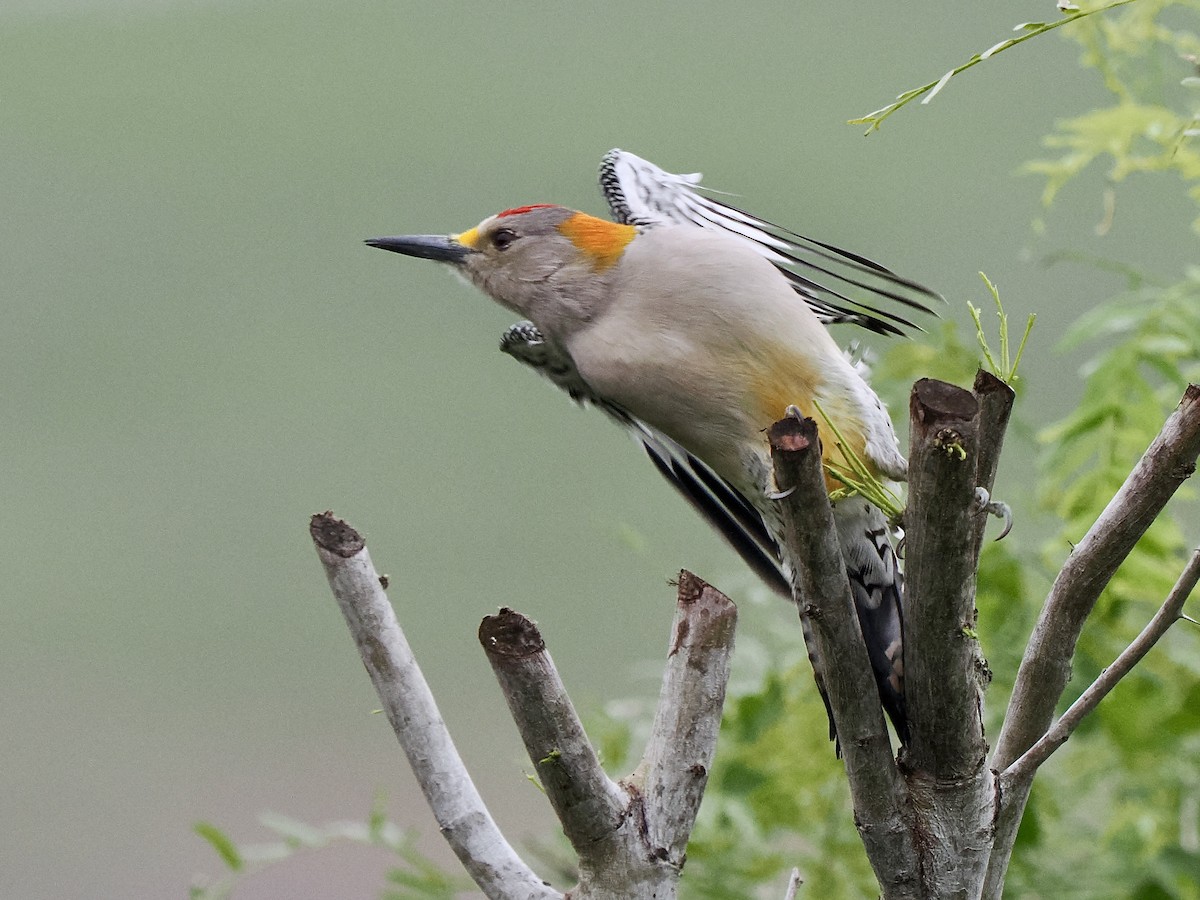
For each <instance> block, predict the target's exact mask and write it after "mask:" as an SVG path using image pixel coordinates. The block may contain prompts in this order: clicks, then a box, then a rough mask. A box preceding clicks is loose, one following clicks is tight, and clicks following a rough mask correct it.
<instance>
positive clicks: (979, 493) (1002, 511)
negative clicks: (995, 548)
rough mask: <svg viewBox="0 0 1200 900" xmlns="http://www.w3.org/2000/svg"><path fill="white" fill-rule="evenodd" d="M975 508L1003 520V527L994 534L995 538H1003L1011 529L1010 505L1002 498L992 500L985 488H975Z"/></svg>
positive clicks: (1011, 515) (1011, 514)
mask: <svg viewBox="0 0 1200 900" xmlns="http://www.w3.org/2000/svg"><path fill="white" fill-rule="evenodd" d="M975 509H976V511H978V512H981V513H987V514H988V515H989V516H995V517H996V518H997V519H1003V520H1004V528H1003V530H1002V531H1001V532H1000V533H999V534H998V535H996V540H998V541H1000V540H1003V539H1004V538H1005V537H1006V536H1007V535H1008V533H1009V532H1010V531H1012V527H1013V513H1012V507H1011V506H1009V505H1008V504H1007V503H1005V502H1004V501H1003V500H993V499H992V497H991V495H990V494H989V493H988V492H987V489H986V488H981V487H977V488H975Z"/></svg>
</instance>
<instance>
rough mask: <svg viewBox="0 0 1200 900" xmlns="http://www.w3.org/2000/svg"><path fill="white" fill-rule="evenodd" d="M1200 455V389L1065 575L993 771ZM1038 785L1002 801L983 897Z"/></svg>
mask: <svg viewBox="0 0 1200 900" xmlns="http://www.w3.org/2000/svg"><path fill="white" fill-rule="evenodd" d="M1198 454H1200V387H1197V386H1196V385H1194V384H1191V385H1188V387H1187V390H1185V391H1184V394H1183V398H1182V400H1181V401H1180V403H1179V406H1178V407H1177V408H1176V409H1175V412H1173V413H1172V414H1171V416H1170V417H1169V418H1168V419H1167V421H1166V423H1165V424H1164V425H1163V427H1162V430H1161V431H1159V433H1158V436H1157V437H1155V439H1154V440H1153V441H1152V442H1151V443H1150V446H1149V447H1148V448H1147V450H1146V452H1145V453H1144V454H1143V455H1142V458H1141V459H1140V460H1139V461H1138V463H1137V465H1136V466H1135V467H1134V469H1133V471H1132V472H1130V474H1129V477H1128V478H1126V479H1125V483H1124V484H1123V485H1122V486H1121V489H1120V490H1119V491H1117V494H1116V495H1115V496H1114V497H1113V499H1112V500H1111V501H1109V503H1108V506H1106V507H1105V508H1104V511H1103V512H1102V513H1101V514H1100V517H1099V518H1098V519H1097V520H1096V522H1095V524H1093V525H1092V527H1091V528H1090V529H1089V530H1088V533H1087V534H1086V535H1084V537H1083V540H1081V541H1080V542H1079V544H1077V545H1076V546H1075V548H1074V550H1073V551H1072V553H1071V555H1070V556H1069V557H1068V558H1067V561H1066V563H1065V564H1064V565H1063V567H1062V569H1061V570H1060V571H1059V573H1058V577H1057V578H1056V579H1055V581H1054V585H1053V586H1052V587H1051V589H1050V594H1049V596H1047V598H1046V602H1045V604H1044V605H1043V607H1042V613H1041V616H1040V617H1039V618H1038V621H1037V624H1036V625H1035V626H1034V630H1033V635H1032V637H1031V638H1030V641H1029V644H1028V646H1027V647H1026V648H1025V654H1024V656H1023V657H1022V660H1021V666H1020V669H1019V670H1018V672H1017V680H1016V684H1015V686H1014V687H1013V694H1012V697H1011V699H1010V700H1009V704H1008V710H1007V711H1006V714H1005V719H1004V726H1003V728H1002V729H1001V732H1000V739H999V742H998V745H997V748H996V752H995V753H994V754H993V757H992V768H993V769H995V770H996V771H1004V770H1005V769H1007V768H1008V767H1009V766H1011V765H1012V764H1013V763H1014V762H1016V761H1017V759H1019V758H1020V757H1021V756H1022V755H1023V754H1024V753H1025V752H1026V751H1027V750H1029V748H1030V747H1032V746H1033V745H1034V744H1035V743H1036V742H1037V741H1038V740H1039V739H1040V738H1041V737H1042V735H1044V734H1045V733H1046V732H1047V730H1048V729H1049V727H1050V723H1051V721H1052V720H1053V717H1054V709H1055V707H1056V706H1057V705H1058V701H1059V699H1060V698H1061V697H1062V693H1063V690H1064V689H1065V688H1066V685H1067V682H1068V681H1069V680H1070V677H1071V659H1072V657H1073V656H1074V655H1075V645H1076V643H1077V642H1078V640H1079V634H1080V632H1081V631H1082V630H1083V625H1084V623H1085V622H1086V621H1087V617H1088V616H1089V615H1090V614H1091V612H1092V609H1093V607H1094V606H1095V603H1096V600H1097V599H1098V598H1099V596H1100V592H1101V591H1102V590H1103V589H1104V587H1105V586H1106V585H1107V584H1108V582H1109V581H1110V580H1111V578H1112V576H1113V574H1114V573H1115V572H1116V570H1117V568H1118V567H1119V566H1120V564H1121V563H1122V562H1123V561H1124V560H1125V558H1126V557H1127V556H1128V555H1129V553H1130V551H1131V550H1133V547H1134V545H1135V544H1136V543H1137V541H1138V539H1139V538H1140V537H1141V536H1142V535H1143V534H1144V533H1145V532H1146V529H1147V528H1149V527H1150V524H1151V523H1152V522H1153V521H1154V519H1155V518H1157V517H1158V516H1159V515H1160V514H1161V513H1162V510H1163V507H1165V506H1166V504H1167V501H1168V500H1170V499H1171V497H1172V496H1173V495H1174V494H1175V491H1176V490H1178V488H1179V486H1180V485H1182V484H1183V482H1184V481H1185V480H1186V479H1187V478H1188V477H1189V476H1191V474H1192V473H1193V472H1194V471H1195V468H1196V457H1197V455H1198ZM1031 786H1032V780H1031V779H1026V780H1023V781H1020V782H1010V783H1009V784H1008V790H1007V792H1006V793H1005V794H1004V795H1003V797H1002V804H1001V807H1000V810H999V815H998V819H997V824H996V840H995V844H994V846H993V848H992V858H991V861H990V862H989V864H988V873H987V881H986V884H985V886H984V893H983V896H984V897H985V898H988V900H999V897H1000V896H1001V893H1002V891H1003V888H1004V875H1005V872H1006V871H1007V870H1008V863H1009V859H1010V858H1011V856H1012V849H1013V844H1014V843H1015V841H1016V837H1017V829H1018V826H1019V825H1020V823H1021V816H1022V814H1023V813H1024V811H1025V804H1026V803H1027V802H1028V800H1029V791H1030V788H1031Z"/></svg>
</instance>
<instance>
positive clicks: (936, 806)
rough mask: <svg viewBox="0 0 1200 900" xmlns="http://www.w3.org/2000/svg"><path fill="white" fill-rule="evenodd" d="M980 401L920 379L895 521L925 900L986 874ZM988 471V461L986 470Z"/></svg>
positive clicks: (910, 766)
mask: <svg viewBox="0 0 1200 900" xmlns="http://www.w3.org/2000/svg"><path fill="white" fill-rule="evenodd" d="M979 412H980V407H979V403H978V402H977V401H976V399H975V397H974V396H973V395H972V394H971V393H969V392H968V391H965V390H963V389H962V388H958V387H955V386H954V385H951V384H947V383H945V382H942V381H933V380H930V379H921V380H920V381H918V382H917V383H916V384H915V385H914V386H913V390H912V396H911V399H910V415H911V422H910V429H911V449H910V455H909V466H908V485H909V495H908V508H907V510H906V511H905V514H904V530H905V548H906V550H905V588H904V593H905V597H904V617H905V618H904V693H905V703H906V706H907V709H908V716H909V730H910V732H911V740H910V741H909V745H908V746H907V747H906V748H905V750H904V751H903V753H902V756H901V761H902V763H903V771H904V774H905V780H906V782H907V785H908V789H909V793H910V797H911V802H912V807H913V809H914V815H915V818H916V825H915V828H916V830H917V831H918V832H920V833H923V834H926V835H928V836H930V838H931V839H929V840H927V841H925V842H924V843H923V846H922V881H923V883H924V891H925V894H924V895H925V896H926V897H931V898H941V897H960V896H971V895H972V894H973V893H974V892H975V891H977V890H978V887H979V885H980V884H981V883H982V881H983V874H984V872H985V871H986V869H987V863H988V851H989V849H990V847H991V842H992V823H993V816H992V803H993V799H994V787H993V778H992V773H991V770H990V769H988V767H987V751H988V746H987V742H986V741H985V740H984V737H983V691H984V688H985V687H986V685H987V681H988V669H987V663H986V662H985V661H984V659H983V654H982V652H981V651H980V648H979V639H978V636H977V634H976V628H977V624H978V623H977V621H976V613H975V569H976V564H977V561H978V547H979V543H978V537H979V535H980V533H981V531H982V529H981V528H978V527H977V523H978V521H979V520H980V519H982V518H986V513H984V512H983V511H982V510H980V509H979V507H978V506H977V504H976V502H975V488H976V486H977V485H978V480H977V477H976V473H977V470H978V467H979V462H980V441H979V431H980V425H979ZM989 466H991V467H992V472H993V473H994V460H993V461H990V462H989Z"/></svg>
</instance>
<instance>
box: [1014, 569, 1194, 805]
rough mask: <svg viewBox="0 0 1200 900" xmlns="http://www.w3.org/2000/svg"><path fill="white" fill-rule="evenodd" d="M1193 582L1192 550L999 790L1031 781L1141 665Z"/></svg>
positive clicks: (1175, 617) (1177, 612)
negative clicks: (1161, 597) (1163, 593)
mask: <svg viewBox="0 0 1200 900" xmlns="http://www.w3.org/2000/svg"><path fill="white" fill-rule="evenodd" d="M1197 582H1200V549H1197V550H1193V551H1192V555H1191V557H1190V558H1189V559H1188V564H1187V565H1186V566H1185V567H1184V570H1183V572H1182V573H1181V574H1180V576H1179V578H1178V579H1177V580H1176V582H1175V586H1174V587H1173V588H1171V592H1170V594H1168V595H1167V599H1166V600H1165V601H1163V604H1162V606H1160V607H1159V608H1158V612H1156V613H1155V614H1154V617H1153V618H1152V619H1151V620H1150V621H1149V622H1148V623H1147V624H1146V627H1145V628H1143V629H1142V630H1141V632H1140V633H1139V634H1138V636H1137V637H1136V638H1134V639H1133V640H1132V641H1130V643H1129V646H1128V647H1126V648H1125V649H1124V650H1123V651H1121V654H1120V655H1119V656H1118V657H1117V658H1116V659H1115V660H1113V662H1112V665H1110V666H1108V667H1107V668H1106V669H1105V670H1104V671H1103V672H1101V673H1100V675H1099V676H1098V677H1097V678H1096V680H1095V681H1093V682H1092V683H1091V685H1089V686H1088V688H1087V690H1085V691H1084V692H1083V693H1082V694H1080V695H1079V699H1078V700H1076V701H1075V702H1074V703H1072V704H1071V705H1070V707H1068V709H1067V711H1066V712H1065V713H1063V714H1062V716H1061V717H1059V720H1058V721H1057V722H1055V723H1054V725H1053V726H1052V727H1051V728H1050V730H1049V731H1047V732H1046V733H1045V734H1044V735H1042V736H1041V738H1040V739H1039V740H1038V742H1037V743H1036V744H1034V745H1033V746H1032V747H1030V748H1029V749H1028V750H1026V751H1025V752H1024V753H1023V754H1022V755H1021V757H1020V758H1019V759H1018V760H1017V761H1016V762H1014V763H1013V764H1012V765H1011V766H1009V767H1008V768H1007V769H1005V770H1004V771H1003V772H1002V773H1001V774H1000V783H1001V788H1002V790H1004V791H1005V792H1007V791H1008V790H1009V789H1010V788H1011V787H1012V786H1014V785H1018V784H1020V783H1022V782H1024V781H1031V780H1032V779H1033V776H1034V773H1036V772H1037V769H1038V767H1039V766H1041V765H1042V763H1044V762H1045V761H1046V760H1047V759H1049V758H1050V755H1051V754H1052V753H1054V751H1055V750H1057V749H1058V748H1059V747H1061V746H1062V745H1063V744H1065V743H1066V742H1067V738H1069V737H1070V736H1071V734H1072V733H1073V732H1074V731H1075V729H1076V728H1078V727H1079V724H1080V723H1081V722H1082V721H1083V719H1084V717H1085V716H1086V715H1087V714H1088V713H1090V712H1091V711H1092V710H1094V709H1095V708H1096V707H1097V706H1099V704H1100V701H1101V700H1103V699H1104V698H1105V697H1107V696H1108V694H1109V692H1110V691H1112V689H1113V688H1115V687H1116V686H1117V684H1118V683H1119V682H1120V680H1121V679H1122V678H1124V677H1125V676H1126V675H1128V674H1129V673H1130V672H1131V671H1133V667H1134V666H1136V665H1137V664H1138V663H1139V662H1141V660H1142V657H1144V656H1145V655H1146V654H1147V653H1149V652H1150V650H1151V648H1152V647H1154V645H1155V644H1157V643H1158V642H1159V640H1160V639H1161V638H1162V636H1163V635H1165V634H1166V633H1167V631H1168V629H1170V627H1171V626H1172V625H1174V624H1175V623H1176V622H1178V621H1179V617H1180V614H1181V613H1182V612H1183V605H1184V604H1185V603H1186V602H1187V599H1188V597H1190V596H1191V593H1192V591H1193V590H1194V589H1195V587H1196V583H1197Z"/></svg>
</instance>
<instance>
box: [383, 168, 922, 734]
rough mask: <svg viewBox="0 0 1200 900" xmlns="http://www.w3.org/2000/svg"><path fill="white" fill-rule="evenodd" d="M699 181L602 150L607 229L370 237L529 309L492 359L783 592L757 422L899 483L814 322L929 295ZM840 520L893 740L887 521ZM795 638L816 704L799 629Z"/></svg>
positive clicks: (784, 566)
mask: <svg viewBox="0 0 1200 900" xmlns="http://www.w3.org/2000/svg"><path fill="white" fill-rule="evenodd" d="M699 182H700V176H699V175H698V174H697V175H675V174H671V173H669V172H666V171H664V170H663V169H660V168H659V167H658V166H655V165H654V164H653V163H650V162H648V161H647V160H644V159H641V158H640V157H638V156H635V155H634V154H632V153H628V152H625V151H621V150H613V151H610V152H609V153H608V154H606V155H605V157H604V160H603V161H602V163H601V171H600V183H601V189H602V192H603V193H604V195H605V198H606V199H607V201H608V203H609V207H610V209H611V211H612V213H613V217H614V219H615V221H609V220H606V219H601V218H597V217H595V216H591V215H588V214H587V213H584V212H579V211H576V210H572V209H567V208H565V207H562V206H555V205H550V204H536V205H532V206H519V207H515V208H512V209H508V210H505V211H503V212H500V213H497V214H496V215H493V216H489V217H488V218H486V219H484V220H483V221H482V222H480V223H479V224H478V225H476V226H475V227H474V228H471V229H469V230H467V231H464V232H461V233H458V234H451V235H403V236H397V237H383V238H374V239H371V240H368V241H367V242H366V243H367V244H368V245H370V246H372V247H378V248H380V249H383V250H390V251H392V252H395V253H400V254H404V255H406V256H414V257H420V258H424V259H432V260H437V261H439V262H443V263H447V264H449V265H450V266H452V267H453V268H454V269H456V270H457V271H458V272H459V273H461V274H462V275H464V276H466V278H468V279H469V280H470V281H471V282H473V283H474V284H475V285H476V286H477V287H479V288H480V289H481V290H482V291H483V292H484V293H485V294H487V295H488V296H490V297H491V298H492V299H493V300H495V301H496V302H498V303H499V304H500V305H502V306H504V307H505V308H507V309H509V310H510V311H512V312H514V313H516V314H517V315H518V316H520V317H522V321H521V322H518V323H517V324H515V325H513V326H512V327H511V328H509V329H508V330H507V331H506V332H505V334H504V336H503V337H502V339H501V349H502V350H503V351H504V352H506V353H508V354H510V355H512V356H514V357H515V358H517V359H518V360H520V361H521V362H523V363H525V364H527V365H530V366H532V367H534V368H535V369H537V370H538V371H539V372H541V373H542V374H544V375H545V376H546V377H548V378H549V379H550V380H551V381H552V382H554V383H555V384H556V385H558V386H559V387H560V388H562V389H563V390H565V391H567V392H568V393H569V394H570V395H571V396H572V397H573V398H574V399H575V400H577V401H579V402H581V403H584V404H587V405H592V406H595V407H597V408H599V409H600V410H602V411H603V412H604V413H606V414H607V415H608V416H610V417H611V418H612V419H613V420H615V421H616V422H618V423H619V424H620V425H621V426H623V427H624V428H626V429H627V430H628V431H630V432H631V433H633V435H634V436H635V437H636V438H637V439H638V440H639V441H640V442H641V443H642V445H643V446H644V447H645V449H646V452H647V454H648V455H649V457H650V459H651V461H652V462H653V463H654V465H655V467H656V468H657V469H658V471H659V472H660V473H661V474H662V475H663V476H664V477H666V479H667V480H668V481H669V482H670V483H671V484H672V485H674V487H675V488H676V489H677V490H679V491H680V492H681V493H682V494H683V496H684V497H685V498H686V499H687V500H688V501H689V502H690V503H691V504H692V505H693V506H694V507H695V508H696V509H697V510H698V511H699V512H700V514H701V515H702V516H703V517H704V518H705V519H707V520H708V521H709V523H710V524H712V525H713V526H715V527H716V528H717V529H718V530H719V531H720V533H721V534H722V535H723V536H724V537H725V538H726V539H727V540H728V541H729V542H730V544H731V545H732V546H733V547H734V549H735V550H737V551H738V553H739V554H740V555H741V556H742V557H743V559H745V561H746V562H747V563H748V564H749V565H750V567H751V568H752V569H753V570H754V571H755V572H756V573H758V574H759V575H760V576H761V577H762V578H763V579H764V580H765V581H766V582H767V583H768V584H769V585H770V586H771V587H772V588H774V589H775V590H776V591H778V592H779V593H781V594H783V595H784V596H785V597H788V598H791V597H792V596H793V592H792V589H791V586H790V572H791V567H790V566H789V564H788V560H787V558H786V555H785V553H784V551H783V550H782V549H781V542H780V540H779V539H778V536H779V535H780V532H781V528H782V522H781V518H780V513H779V511H778V508H777V501H776V500H774V499H772V497H773V496H774V495H775V485H774V478H773V473H772V472H773V470H772V465H771V459H770V454H769V448H768V446H767V441H766V436H765V433H764V432H765V429H766V428H767V426H769V425H770V424H771V423H772V422H774V421H776V420H777V419H780V418H782V417H783V416H784V415H786V414H788V412H789V411H790V410H792V409H793V408H795V409H798V410H799V411H800V412H801V413H803V414H804V415H806V416H816V415H817V405H818V404H819V405H820V407H821V410H822V411H823V413H824V415H826V416H828V417H829V419H830V420H831V421H832V422H833V423H834V424H836V425H837V426H838V428H839V430H840V431H841V433H842V436H843V438H844V439H845V441H846V443H847V444H848V445H849V447H850V449H852V450H853V452H854V453H855V454H857V455H858V457H859V458H860V459H861V460H863V461H864V462H865V463H866V464H867V466H868V467H869V468H870V469H871V470H872V471H873V473H874V474H875V475H876V476H877V477H879V478H880V479H881V480H883V481H884V482H885V483H892V484H894V483H895V482H899V481H903V480H905V478H906V475H907V462H906V460H905V458H904V456H903V454H902V452H901V450H900V447H899V443H898V441H897V439H896V434H895V431H894V430H893V427H892V422H891V419H890V418H889V416H888V414H887V411H886V410H885V409H884V406H883V403H882V402H881V401H880V400H879V398H878V397H877V396H876V394H875V392H874V391H872V390H871V388H870V386H869V385H868V384H867V382H866V381H865V379H864V377H863V374H862V372H861V370H860V367H858V366H856V365H855V363H854V362H853V361H852V360H851V359H850V358H849V357H848V355H847V354H846V353H844V352H843V351H842V350H841V348H840V347H839V346H838V344H837V343H836V342H835V341H834V339H833V337H832V336H831V334H830V333H829V331H828V330H827V329H826V327H825V326H826V325H828V324H834V323H839V322H846V323H851V324H855V325H859V326H861V327H864V328H867V329H868V330H871V331H875V332H878V333H881V334H899V333H902V331H903V330H904V329H905V328H908V327H915V326H914V325H913V323H912V322H910V321H909V320H908V319H907V318H905V316H904V315H902V314H900V313H899V312H896V311H893V310H889V309H887V308H886V307H885V306H881V305H875V304H876V303H877V302H878V301H879V300H882V301H884V302H885V303H894V304H899V305H900V306H902V307H907V310H913V311H919V312H930V311H931V309H930V307H929V306H928V305H927V301H928V300H930V299H935V298H936V299H940V297H939V296H938V295H937V294H936V293H934V292H933V291H931V290H929V289H928V288H925V287H923V286H922V285H920V284H918V283H917V282H914V281H911V280H908V279H905V278H902V277H900V276H898V275H896V274H895V273H893V272H892V271H891V270H889V269H887V268H885V267H883V266H881V265H879V264H877V263H874V262H872V261H871V260H869V259H867V258H865V257H862V256H859V255H857V254H853V253H850V252H848V251H845V250H841V249H839V248H837V247H835V246H833V245H831V244H827V243H823V242H821V241H816V240H813V239H810V238H806V237H803V236H801V235H799V234H796V233H794V232H791V231H788V230H786V229H783V228H781V227H779V226H776V225H774V224H772V223H770V222H768V221H766V220H764V219H760V218H758V217H756V216H753V215H751V214H750V213H747V212H745V211H743V210H740V209H738V208H736V207H734V206H732V205H730V204H727V203H724V202H722V201H720V200H717V199H715V198H713V197H711V196H708V195H706V194H705V193H703V191H704V189H703V188H702V187H701V186H700V184H699ZM863 292H866V293H869V294H871V295H873V299H872V301H871V302H867V301H864V300H862V299H859V298H860V297H861V294H862V293H863ZM907 310H906V313H907ZM818 421H821V420H820V419H819V418H818ZM823 447H824V449H823V452H824V457H825V461H826V462H829V463H835V464H840V465H842V466H843V467H845V466H846V460H845V459H844V458H843V455H842V451H841V449H839V448H838V447H837V446H836V445H835V444H834V442H832V441H826V442H824V444H823ZM826 481H827V486H828V487H829V488H830V489H831V490H833V489H834V488H837V487H841V486H842V485H841V483H840V482H838V481H837V480H836V479H835V478H833V477H832V476H827V479H826ZM833 512H834V520H835V523H836V526H837V531H838V538H839V543H840V545H841V549H842V555H843V558H844V560H845V563H846V569H847V575H848V577H849V582H850V586H851V589H852V594H853V597H854V602H855V608H856V611H857V613H858V619H859V624H860V628H861V631H862V635H863V639H864V643H865V644H866V648H867V655H868V657H869V659H870V662H871V667H872V670H873V672H874V675H875V679H876V683H877V685H878V688H879V694H880V700H881V703H882V705H883V707H884V709H885V710H886V711H887V713H888V715H889V717H890V718H891V720H892V723H893V725H894V726H895V728H896V732H897V736H898V737H899V739H900V741H901V743H904V742H906V740H907V735H908V728H907V721H906V718H905V713H904V689H903V677H904V673H903V653H902V627H903V626H902V611H901V610H902V592H903V580H902V575H901V572H900V568H899V565H898V564H897V560H896V555H895V552H894V550H893V548H892V545H891V542H890V540H889V531H890V529H889V525H888V523H887V521H886V520H885V517H884V515H883V513H882V512H880V510H879V509H877V508H876V507H875V506H873V505H872V504H871V503H869V502H867V501H866V500H865V499H863V498H862V497H861V496H857V495H851V496H849V497H843V498H842V499H837V500H835V501H834V502H833ZM801 618H802V621H803V617H801ZM804 632H805V640H806V643H807V645H808V653H809V658H810V660H811V661H812V664H813V669H814V674H815V676H816V681H817V685H818V688H819V689H820V691H821V695H822V698H823V699H824V700H825V704H826V709H827V711H829V701H828V698H827V695H826V693H825V689H824V679H823V666H822V663H821V660H820V657H819V654H818V653H817V650H816V647H815V645H814V643H813V641H812V635H811V631H810V629H809V628H808V625H807V622H805V628H804ZM830 737H831V738H832V739H834V740H835V741H836V730H835V728H834V724H833V719H832V714H831V715H830Z"/></svg>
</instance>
